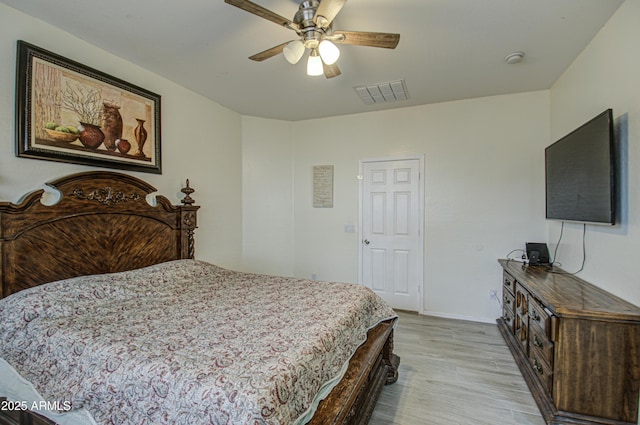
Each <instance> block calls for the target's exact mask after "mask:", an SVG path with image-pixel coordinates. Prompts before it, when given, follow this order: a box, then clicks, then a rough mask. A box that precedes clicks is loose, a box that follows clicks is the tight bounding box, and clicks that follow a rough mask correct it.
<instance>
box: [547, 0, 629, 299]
mask: <svg viewBox="0 0 640 425" xmlns="http://www.w3.org/2000/svg"><path fill="white" fill-rule="evenodd" d="M639 22H640V1H639V0H627V1H626V2H625V3H623V4H622V5H621V6H620V8H619V9H618V11H617V12H616V13H615V14H614V16H613V17H612V18H611V19H610V20H609V22H608V23H607V24H606V25H605V26H604V27H603V28H602V30H601V31H600V32H599V33H598V35H597V36H596V37H595V38H594V40H593V41H592V42H591V43H590V44H589V45H588V46H587V48H586V49H585V50H584V51H583V52H582V54H581V55H580V56H579V57H578V58H577V59H576V60H575V61H574V63H573V64H572V65H571V66H570V67H569V69H568V70H567V71H566V72H565V73H564V75H563V76H562V77H561V78H560V79H559V80H558V81H557V82H556V84H555V85H554V86H553V88H552V90H551V138H552V140H556V139H557V138H559V137H562V136H563V135H564V134H566V133H568V132H569V131H571V130H573V129H574V128H576V127H578V126H579V125H581V124H582V123H584V122H586V121H587V120H589V119H590V118H592V117H594V116H595V115H597V114H598V113H600V112H602V111H604V110H605V109H607V108H612V109H613V113H614V117H615V120H616V130H617V132H618V137H619V142H620V143H621V146H622V149H621V150H622V152H621V153H622V158H623V159H622V164H623V167H622V168H621V170H620V171H621V173H620V174H621V176H620V181H621V183H622V185H621V186H622V187H621V190H620V193H621V195H622V196H621V204H622V208H621V213H622V214H621V217H620V221H619V222H618V224H616V225H615V226H613V227H604V226H587V231H586V241H585V243H586V253H587V259H586V264H585V268H584V271H583V272H582V273H580V274H579V276H580V277H582V278H583V279H585V280H587V281H589V282H591V283H593V284H595V285H597V286H600V287H602V288H604V289H606V290H608V291H610V292H612V293H614V294H616V295H619V296H620V297H622V298H624V299H626V300H628V301H630V302H632V303H634V304H636V305H640V285H638V273H637V270H638V268H637V261H638V257H637V255H638V253H640V178H638V171H639V170H640V78H639V76H640V55H639V54H638V40H640V25H638V23H639ZM559 233H560V225H559V224H558V223H556V222H550V223H549V236H548V238H549V242H550V245H552V246H550V248H555V244H556V242H557V240H558V236H559ZM558 260H559V261H560V262H562V263H563V264H564V268H565V269H566V270H567V271H576V270H578V269H579V268H580V263H581V260H582V226H581V225H575V224H574V225H567V226H566V230H565V233H564V237H563V239H562V242H561V244H560V247H559V249H558Z"/></svg>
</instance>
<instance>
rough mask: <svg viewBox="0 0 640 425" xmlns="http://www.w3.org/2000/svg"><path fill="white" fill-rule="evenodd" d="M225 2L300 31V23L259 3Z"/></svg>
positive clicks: (246, 1) (247, 1)
mask: <svg viewBox="0 0 640 425" xmlns="http://www.w3.org/2000/svg"><path fill="white" fill-rule="evenodd" d="M224 2H225V3H227V4H230V5H232V6H235V7H238V8H240V9H242V10H245V11H247V12H249V13H253V14H254V15H256V16H259V17H261V18H264V19H266V20H268V21H271V22H275V23H276V24H278V25H281V26H283V27H285V28H291V29H292V30H294V31H298V29H299V28H298V25H296V24H295V23H293V22H291V20H289V19H287V18H285V17H283V16H280V15H278V14H277V13H275V12H272V11H270V10H269V9H266V8H264V7H262V6H260V5H258V4H255V3H253V2H251V1H249V0H224Z"/></svg>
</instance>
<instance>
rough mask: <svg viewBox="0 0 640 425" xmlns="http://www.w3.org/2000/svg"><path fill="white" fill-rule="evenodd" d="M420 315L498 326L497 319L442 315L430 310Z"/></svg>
mask: <svg viewBox="0 0 640 425" xmlns="http://www.w3.org/2000/svg"><path fill="white" fill-rule="evenodd" d="M419 314H421V315H423V316H433V317H441V318H443V319H454V320H464V321H467V322H479V323H490V324H492V325H495V324H496V319H495V318H492V319H488V318H486V317H473V316H462V315H458V314H449V313H440V312H437V311H429V310H426V311H421V312H420V313H419Z"/></svg>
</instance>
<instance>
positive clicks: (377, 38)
mask: <svg viewBox="0 0 640 425" xmlns="http://www.w3.org/2000/svg"><path fill="white" fill-rule="evenodd" d="M320 4H322V3H320ZM332 40H333V41H334V42H335V43H341V44H355V45H357V46H371V47H384V48H385V49H395V48H396V46H397V45H398V42H400V34H391V33H386V32H364V31H334V32H333V35H332Z"/></svg>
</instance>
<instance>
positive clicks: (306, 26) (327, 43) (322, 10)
mask: <svg viewBox="0 0 640 425" xmlns="http://www.w3.org/2000/svg"><path fill="white" fill-rule="evenodd" d="M224 1H225V3H228V4H230V5H233V6H236V7H238V8H240V9H242V10H245V11H247V12H250V13H253V14H254V15H257V16H259V17H261V18H264V19H267V20H269V21H271V22H275V23H276V24H278V25H281V26H283V27H285V28H288V29H291V30H293V31H295V32H296V34H298V37H299V38H298V39H297V40H291V41H287V42H285V43H282V44H279V45H277V46H275V47H272V48H270V49H267V50H265V51H263V52H260V53H256V54H255V55H253V56H250V57H249V59H251V60H254V61H258V62H261V61H263V60H265V59H269V58H271V57H274V56H276V55H279V54H280V53H283V54H284V57H285V59H287V61H289V62H290V63H292V64H296V63H298V61H299V60H300V59H301V58H302V56H303V55H304V53H305V52H306V50H307V49H309V50H310V53H309V59H308V62H307V74H308V75H313V76H316V75H322V74H324V76H325V77H326V78H333V77H337V76H338V75H340V73H341V72H340V68H338V65H336V61H337V60H338V57H339V56H340V50H339V49H338V47H337V46H336V45H335V43H337V44H353V45H358V46H371V47H384V48H386V49H395V48H396V46H397V45H398V42H399V41H400V34H390V33H382V32H362V31H342V30H335V31H334V30H333V19H334V18H335V17H336V15H337V14H338V12H340V10H341V9H342V7H343V6H344V4H345V3H346V2H347V0H303V1H302V2H301V3H300V7H299V8H298V12H296V14H295V16H294V17H293V20H289V19H287V18H284V17H282V16H280V15H278V14H277V13H274V12H272V11H270V10H269V9H266V8H264V7H262V6H260V5H258V4H255V3H253V2H251V1H249V0H224Z"/></svg>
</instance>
